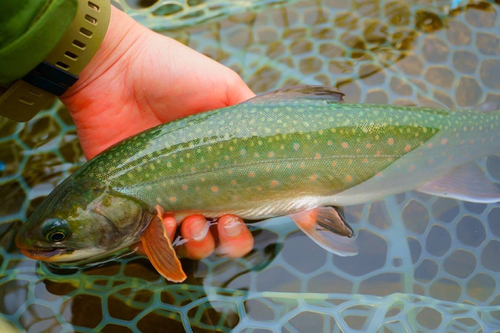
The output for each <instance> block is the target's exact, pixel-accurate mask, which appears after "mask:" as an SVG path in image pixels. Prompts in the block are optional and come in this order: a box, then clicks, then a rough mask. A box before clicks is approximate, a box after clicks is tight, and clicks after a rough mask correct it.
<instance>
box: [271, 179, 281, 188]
mask: <svg viewBox="0 0 500 333" xmlns="http://www.w3.org/2000/svg"><path fill="white" fill-rule="evenodd" d="M279 184H280V182H279V181H277V180H272V181H271V186H272V187H276V186H278V185H279Z"/></svg>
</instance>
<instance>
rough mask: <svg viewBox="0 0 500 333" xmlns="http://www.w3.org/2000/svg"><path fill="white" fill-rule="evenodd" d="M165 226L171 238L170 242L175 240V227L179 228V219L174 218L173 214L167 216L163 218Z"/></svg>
mask: <svg viewBox="0 0 500 333" xmlns="http://www.w3.org/2000/svg"><path fill="white" fill-rule="evenodd" d="M163 227H164V228H165V231H166V232H167V235H168V238H170V242H173V241H174V236H175V229H177V221H176V220H175V219H174V218H173V216H166V217H164V218H163Z"/></svg>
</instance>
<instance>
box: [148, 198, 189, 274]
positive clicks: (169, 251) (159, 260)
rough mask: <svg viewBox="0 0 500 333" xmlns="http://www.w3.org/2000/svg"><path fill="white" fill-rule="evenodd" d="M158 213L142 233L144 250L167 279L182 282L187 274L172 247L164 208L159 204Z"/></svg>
mask: <svg viewBox="0 0 500 333" xmlns="http://www.w3.org/2000/svg"><path fill="white" fill-rule="evenodd" d="M157 209H158V215H156V216H155V217H154V218H153V220H152V221H151V223H150V224H149V226H148V227H147V228H146V230H144V233H143V234H142V238H141V242H142V246H143V248H144V252H146V255H147V256H148V258H149V260H150V261H151V264H152V265H153V266H154V268H156V270H157V271H158V273H160V274H161V275H162V276H163V277H164V278H165V279H167V280H169V281H172V282H182V281H184V280H185V279H186V274H185V273H184V271H183V270H182V266H181V262H180V261H179V259H178V258H177V254H176V253H175V251H174V248H173V247H172V243H171V242H170V239H169V238H168V235H167V232H166V231H165V228H164V226H163V221H162V218H163V216H162V213H163V210H162V209H161V208H160V207H159V206H157Z"/></svg>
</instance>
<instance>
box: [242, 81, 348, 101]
mask: <svg viewBox="0 0 500 333" xmlns="http://www.w3.org/2000/svg"><path fill="white" fill-rule="evenodd" d="M343 96H344V93H342V92H340V91H338V90H336V89H335V88H333V87H328V86H308V85H302V86H291V87H285V88H281V89H277V90H273V91H270V92H267V93H265V94H262V95H258V96H255V97H253V98H251V99H249V100H248V101H246V102H245V103H249V104H262V103H269V102H279V101H286V100H301V101H303V102H307V101H311V102H313V101H316V102H317V101H323V102H326V103H343V102H344V101H343V99H342V97H343Z"/></svg>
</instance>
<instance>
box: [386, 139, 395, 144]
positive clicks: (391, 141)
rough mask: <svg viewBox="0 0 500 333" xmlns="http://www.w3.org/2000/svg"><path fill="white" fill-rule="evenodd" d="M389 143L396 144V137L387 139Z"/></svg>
mask: <svg viewBox="0 0 500 333" xmlns="http://www.w3.org/2000/svg"><path fill="white" fill-rule="evenodd" d="M387 143H388V144H389V145H390V146H392V145H393V144H394V139H393V138H389V139H387Z"/></svg>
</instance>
